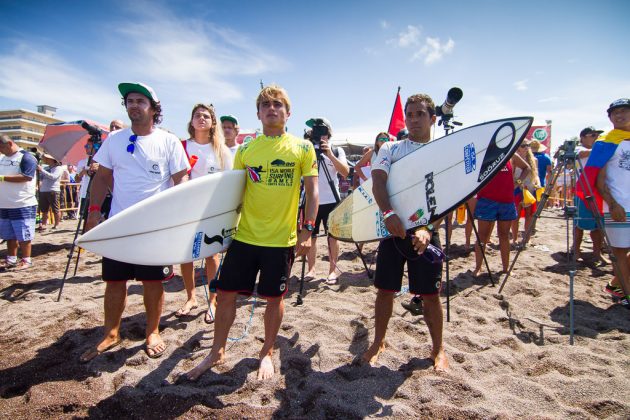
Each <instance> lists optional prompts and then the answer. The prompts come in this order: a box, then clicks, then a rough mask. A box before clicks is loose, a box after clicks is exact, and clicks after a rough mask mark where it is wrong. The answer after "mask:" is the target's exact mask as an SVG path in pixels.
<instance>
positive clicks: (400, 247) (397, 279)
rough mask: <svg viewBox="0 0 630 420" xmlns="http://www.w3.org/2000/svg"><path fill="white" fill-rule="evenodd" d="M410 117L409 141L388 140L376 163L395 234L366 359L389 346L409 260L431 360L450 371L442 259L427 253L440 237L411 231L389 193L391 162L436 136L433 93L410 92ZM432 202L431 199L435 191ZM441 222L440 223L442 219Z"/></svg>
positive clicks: (383, 249)
mask: <svg viewBox="0 0 630 420" xmlns="http://www.w3.org/2000/svg"><path fill="white" fill-rule="evenodd" d="M405 119H406V123H407V129H408V130H409V139H408V140H403V141H399V142H395V143H385V144H384V145H383V146H382V147H381V149H380V150H379V153H378V156H377V158H376V161H375V164H374V166H373V167H372V179H373V187H372V191H373V194H374V198H375V199H376V202H377V204H378V206H379V208H380V210H381V212H382V213H383V219H384V221H385V226H386V227H387V230H388V231H389V233H390V234H391V237H389V238H387V239H384V240H383V241H381V243H380V245H379V249H378V257H377V260H376V275H375V279H374V286H376V288H377V289H378V291H377V295H376V302H375V305H374V306H375V333H374V342H373V343H372V345H371V346H370V347H369V348H368V350H367V351H366V352H365V353H364V354H363V356H362V360H363V361H364V362H366V363H369V364H374V363H376V361H377V359H378V356H379V354H380V353H381V352H382V351H383V350H384V349H385V334H386V333H387V325H388V323H389V319H390V318H391V315H392V308H393V305H394V294H395V293H396V292H398V291H400V289H401V285H402V277H403V270H404V265H405V263H406V264H407V271H408V276H409V291H410V292H411V293H413V294H416V295H422V297H423V301H424V305H423V306H424V307H423V310H424V319H425V321H426V323H427V327H428V328H429V333H430V335H431V340H432V342H433V349H432V351H431V359H432V360H433V364H434V368H435V370H440V371H444V370H446V369H447V368H448V359H447V357H446V353H445V352H444V346H443V343H442V330H443V323H444V317H443V313H442V304H441V302H440V289H441V280H442V262H441V261H439V262H438V261H431V260H430V259H427V258H425V255H423V254H424V252H425V250H426V249H427V247H428V246H429V245H432V246H433V247H437V248H440V239H439V236H438V233H437V231H434V229H433V225H431V224H429V225H427V226H422V227H421V228H420V229H418V230H416V231H415V232H413V233H411V234H408V233H407V232H406V230H405V228H404V225H403V223H402V221H401V219H400V218H399V217H398V215H396V213H395V211H394V209H393V208H392V205H391V203H390V200H389V194H388V192H387V178H388V174H389V169H390V167H391V165H392V164H393V163H394V162H396V161H398V160H400V159H402V158H403V157H404V156H406V155H408V154H409V153H411V152H413V151H415V150H417V149H419V148H421V147H422V146H424V145H425V144H426V143H428V142H429V141H430V140H431V127H432V126H433V124H435V120H436V117H435V104H434V103H433V100H432V99H431V98H430V97H429V96H428V95H422V94H418V95H412V96H410V97H409V98H408V99H407V103H406V104H405ZM427 200H431V197H430V191H429V190H427ZM435 224H436V226H438V225H439V221H436V222H435Z"/></svg>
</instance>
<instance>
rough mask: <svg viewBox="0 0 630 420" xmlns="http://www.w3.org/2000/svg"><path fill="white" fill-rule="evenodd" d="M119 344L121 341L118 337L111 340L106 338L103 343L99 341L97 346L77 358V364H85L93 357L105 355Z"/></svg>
mask: <svg viewBox="0 0 630 420" xmlns="http://www.w3.org/2000/svg"><path fill="white" fill-rule="evenodd" d="M120 343H122V339H121V338H120V336H118V337H113V338H110V337H107V338H105V339H103V341H101V342H100V343H99V344H98V346H96V347H93V348H91V349H89V350H87V351H86V352H85V353H83V354H82V355H81V357H79V362H81V363H87V362H89V361H90V360H92V359H94V358H95V357H97V356H100V355H101V354H103V353H105V352H106V351H107V350H110V349H113V348H114V347H116V346H118V345H119V344H120Z"/></svg>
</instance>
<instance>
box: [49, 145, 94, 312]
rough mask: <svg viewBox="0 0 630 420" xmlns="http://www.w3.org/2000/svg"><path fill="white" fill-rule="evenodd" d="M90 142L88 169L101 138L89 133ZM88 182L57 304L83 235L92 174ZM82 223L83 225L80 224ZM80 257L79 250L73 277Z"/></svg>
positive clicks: (88, 205)
mask: <svg viewBox="0 0 630 420" xmlns="http://www.w3.org/2000/svg"><path fill="white" fill-rule="evenodd" d="M90 141H91V142H92V145H93V149H94V150H93V151H92V154H90V155H89V157H88V161H87V163H86V164H85V166H86V168H89V167H90V165H92V161H93V159H94V155H95V154H96V152H97V151H98V148H99V147H100V144H101V137H100V135H99V134H96V133H91V135H90ZM89 177H90V180H89V182H88V184H87V188H86V190H85V199H83V200H82V201H83V207H82V208H81V209H80V210H79V220H77V228H76V229H75V231H74V237H73V238H72V245H71V247H70V252H68V261H67V262H66V269H65V271H64V273H63V279H62V280H61V286H60V287H59V294H58V295H57V302H59V301H60V300H61V293H62V292H63V286H64V285H65V283H66V279H67V278H68V269H69V268H70V262H71V261H72V257H73V255H74V248H75V247H76V240H77V238H78V236H79V231H81V234H83V233H85V225H86V224H87V216H88V210H89V207H90V189H91V187H92V179H93V178H94V174H91V175H89ZM81 222H83V224H82V223H81ZM80 257H81V248H79V249H78V251H77V259H76V261H75V263H74V274H73V275H72V276H73V277H74V276H76V275H77V268H78V267H79V258H80Z"/></svg>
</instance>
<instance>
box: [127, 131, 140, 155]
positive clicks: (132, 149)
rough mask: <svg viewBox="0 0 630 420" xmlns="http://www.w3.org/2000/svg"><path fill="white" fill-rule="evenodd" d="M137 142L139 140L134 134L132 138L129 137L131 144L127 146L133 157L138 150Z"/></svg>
mask: <svg viewBox="0 0 630 420" xmlns="http://www.w3.org/2000/svg"><path fill="white" fill-rule="evenodd" d="M136 140H138V135H137V134H132V135H131V136H129V141H130V142H131V143H129V144H128V145H127V151H128V152H129V153H131V154H132V155H133V152H134V150H136Z"/></svg>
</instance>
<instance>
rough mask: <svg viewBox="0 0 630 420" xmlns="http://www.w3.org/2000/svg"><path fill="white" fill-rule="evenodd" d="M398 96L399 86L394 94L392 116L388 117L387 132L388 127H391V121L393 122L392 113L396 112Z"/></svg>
mask: <svg viewBox="0 0 630 420" xmlns="http://www.w3.org/2000/svg"><path fill="white" fill-rule="evenodd" d="M398 95H400V86H398V91H397V92H396V99H394V107H393V108H392V116H391V117H389V125H388V126H387V129H388V130H389V127H391V126H392V121H394V111H395V110H396V104H397V103H398Z"/></svg>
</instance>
